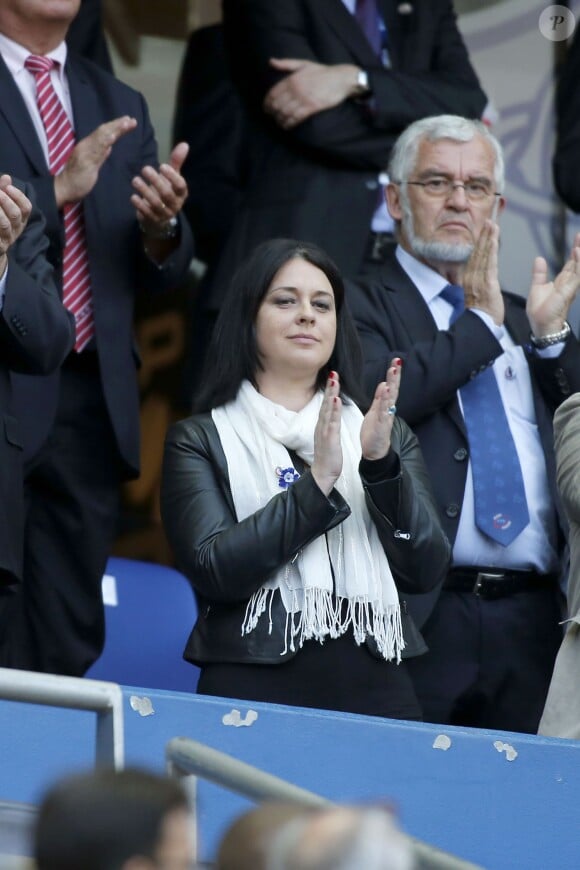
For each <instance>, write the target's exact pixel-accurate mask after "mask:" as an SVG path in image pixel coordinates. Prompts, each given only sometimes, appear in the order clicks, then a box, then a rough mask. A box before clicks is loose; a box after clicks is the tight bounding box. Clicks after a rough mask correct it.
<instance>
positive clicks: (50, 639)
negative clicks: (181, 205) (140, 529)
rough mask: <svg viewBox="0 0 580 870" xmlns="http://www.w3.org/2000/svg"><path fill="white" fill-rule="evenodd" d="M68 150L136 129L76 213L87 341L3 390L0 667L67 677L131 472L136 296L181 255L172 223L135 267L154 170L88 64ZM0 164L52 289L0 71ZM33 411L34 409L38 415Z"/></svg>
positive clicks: (126, 109) (86, 632) (187, 237)
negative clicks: (20, 571)
mask: <svg viewBox="0 0 580 870" xmlns="http://www.w3.org/2000/svg"><path fill="white" fill-rule="evenodd" d="M66 74H67V79H68V83H69V89H70V96H71V102H72V108H73V116H74V127H75V131H76V136H77V140H79V139H82V138H84V137H85V136H87V135H88V134H89V133H91V132H93V130H94V129H95V128H96V127H97V126H98V125H99V124H102V123H104V122H105V121H110V120H112V119H114V118H117V117H119V116H122V115H130V116H133V117H134V118H136V119H137V128H136V129H135V130H134V131H132V132H130V133H128V134H127V135H126V136H124V137H122V138H121V139H120V140H119V141H118V142H117V143H116V144H115V146H114V147H113V150H112V153H111V155H110V156H109V158H108V159H107V160H106V162H105V163H104V165H103V166H102V168H101V170H100V173H99V177H98V181H97V183H96V184H95V186H94V188H93V190H92V191H91V192H90V193H89V194H88V195H87V196H86V198H85V199H84V200H83V209H84V219H85V227H86V236H87V244H88V249H89V265H90V275H91V290H92V296H93V307H94V318H95V330H96V332H95V339H94V342H93V344H92V347H90V348H89V349H88V350H87V351H85V352H83V353H82V354H80V355H77V354H71V355H70V356H69V357H68V358H67V360H66V361H65V363H64V365H63V367H62V368H61V370H60V371H59V372H57V373H56V374H55V375H52V376H49V377H46V378H39V377H18V378H14V384H15V393H16V395H17V399H18V405H17V415H18V417H19V418H20V419H21V421H22V429H23V439H24V445H25V453H26V457H27V473H26V495H27V502H28V504H27V528H26V544H25V547H26V549H25V561H24V584H23V590H22V594H21V596H20V598H21V602H20V604H19V605H16V604H13V605H12V606H13V608H14V611H15V612H13V613H12V614H11V619H10V621H11V624H12V625H13V626H14V627H13V629H12V634H13V640H12V643H11V645H9V652H8V653H7V655H6V657H5V658H4V660H3V662H2V663H3V664H6V665H8V666H14V667H25V668H32V669H35V670H43V671H51V672H56V673H68V674H73V675H78V674H82V673H84V671H85V670H86V669H87V668H88V667H89V665H90V664H91V663H92V661H93V660H94V659H95V658H96V657H97V656H98V654H99V651H100V649H101V647H102V643H103V640H104V619H103V608H102V601H101V590H100V582H101V575H102V573H103V569H104V567H105V563H106V558H107V556H108V555H109V550H110V547H111V543H112V540H113V537H114V534H115V530H116V517H117V507H118V504H117V503H118V491H119V484H120V482H121V481H122V480H123V479H124V478H127V477H134V476H136V475H137V474H138V469H139V397H138V388H137V373H136V369H137V365H138V359H139V358H138V350H137V347H136V344H135V340H134V335H133V309H134V302H135V296H136V294H137V293H141V292H144V291H147V290H151V291H155V292H158V291H162V290H164V289H168V288H171V287H173V286H175V285H176V284H177V283H178V281H179V280H180V279H181V277H182V276H183V275H184V273H185V271H186V269H187V266H188V264H189V261H190V259H191V256H192V254H193V246H192V240H191V233H190V230H189V227H188V225H187V222H186V221H184V220H183V219H182V218H180V225H179V232H180V241H179V245H178V247H177V249H176V250H175V251H174V253H173V254H172V255H171V256H170V257H169V258H168V260H167V261H166V262H165V263H164V265H163V268H158V266H157V265H156V264H154V263H153V262H151V261H150V260H149V259H148V258H147V257H146V255H145V253H144V250H143V242H142V237H141V233H140V230H139V226H138V223H137V219H136V215H135V210H134V208H133V206H132V205H131V202H130V196H131V194H132V192H133V189H132V186H131V180H132V178H133V177H134V176H135V175H136V174H138V173H139V172H140V170H141V168H142V167H143V166H145V165H157V163H158V158H157V147H156V142H155V136H154V132H153V128H152V126H151V122H150V120H149V115H148V111H147V107H146V104H145V101H144V100H143V98H142V96H141V95H140V94H138V93H137V92H136V91H134V90H132V89H131V88H129V87H127V86H126V85H124V84H122V83H121V82H119V81H118V80H116V79H115V78H114V77H113V76H111V75H110V74H108V73H107V72H105V71H104V70H102V69H101V68H99V67H97V66H96V65H94V64H93V63H91V62H90V61H87V60H85V59H82V58H80V57H74V56H73V55H72V54H70V55H69V58H68V60H67V64H66ZM0 165H2V166H3V167H5V169H6V171H10V172H13V173H14V174H15V175H18V176H20V177H22V178H24V179H26V180H28V181H29V182H30V183H31V184H32V185H33V186H34V188H35V190H36V194H37V199H38V203H39V206H40V207H41V209H42V211H43V213H44V215H45V218H46V221H47V232H48V236H49V240H50V247H49V250H48V258H49V260H50V262H51V263H52V265H53V266H54V268H55V270H56V274H57V282H58V285H59V289H61V280H62V279H61V267H62V253H63V244H64V232H63V222H62V216H61V214H60V213H59V211H58V208H57V204H56V200H55V195H54V183H53V178H52V176H51V175H50V173H49V170H48V166H47V163H46V159H45V157H44V153H43V150H42V147H41V144H40V142H39V140H38V137H37V134H36V132H35V128H34V126H33V124H32V121H31V119H30V117H29V114H28V111H27V109H26V106H25V104H24V101H23V99H22V97H21V94H20V92H19V90H18V88H17V87H16V85H15V83H14V81H13V79H12V76H11V74H10V73H9V71H8V69H7V67H6V65H5V64H4V62H3V61H2V60H1V59H0ZM39 408H40V409H41V410H40V411H39Z"/></svg>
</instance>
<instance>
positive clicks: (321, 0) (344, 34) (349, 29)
mask: <svg viewBox="0 0 580 870" xmlns="http://www.w3.org/2000/svg"><path fill="white" fill-rule="evenodd" d="M316 9H317V12H318V13H319V14H320V15H321V16H322V17H323V18H324V19H325V20H326V22H327V23H328V25H329V27H331V28H332V29H333V30H334V32H335V33H336V35H337V36H338V37H339V38H340V39H341V41H342V42H343V43H344V45H345V46H346V47H347V48H348V50H349V51H350V53H351V54H352V56H353V60H355V61H357V62H358V63H359V64H360V65H361V66H362V67H365V68H366V67H372V66H376V65H377V63H378V58H377V56H376V54H375V53H374V51H373V50H372V48H371V46H370V45H369V42H368V40H367V38H366V36H365V35H364V33H363V32H362V30H361V28H360V27H359V24H358V22H357V21H356V20H355V18H354V15H351V13H350V12H349V11H348V9H347V8H346V6H345V5H344V3H343V2H342V0H316Z"/></svg>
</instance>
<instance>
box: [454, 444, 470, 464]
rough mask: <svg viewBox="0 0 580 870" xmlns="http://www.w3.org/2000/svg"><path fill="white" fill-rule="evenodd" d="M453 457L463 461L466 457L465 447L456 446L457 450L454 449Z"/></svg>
mask: <svg viewBox="0 0 580 870" xmlns="http://www.w3.org/2000/svg"><path fill="white" fill-rule="evenodd" d="M453 458H454V459H455V460H456V461H457V462H463V461H464V460H465V459H467V450H466V448H465V447H458V448H457V450H456V451H455V453H454V454H453Z"/></svg>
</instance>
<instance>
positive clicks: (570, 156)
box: [552, 29, 580, 212]
mask: <svg viewBox="0 0 580 870" xmlns="http://www.w3.org/2000/svg"><path fill="white" fill-rule="evenodd" d="M579 81H580V30H579V29H577V30H576V34H575V36H574V39H573V40H572V44H571V45H570V47H569V48H568V53H567V55H566V60H565V61H564V63H563V65H562V68H561V70H560V72H559V75H558V81H557V86H556V149H555V151H554V159H553V163H552V168H553V172H554V184H555V186H556V190H557V191H558V193H559V195H560V197H561V198H562V200H563V201H564V202H565V203H566V205H567V206H568V208H571V209H572V211H575V212H580V173H579V171H578V154H579V146H580V88H579V87H578V82H579Z"/></svg>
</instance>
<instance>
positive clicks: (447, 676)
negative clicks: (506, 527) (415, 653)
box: [347, 255, 580, 731]
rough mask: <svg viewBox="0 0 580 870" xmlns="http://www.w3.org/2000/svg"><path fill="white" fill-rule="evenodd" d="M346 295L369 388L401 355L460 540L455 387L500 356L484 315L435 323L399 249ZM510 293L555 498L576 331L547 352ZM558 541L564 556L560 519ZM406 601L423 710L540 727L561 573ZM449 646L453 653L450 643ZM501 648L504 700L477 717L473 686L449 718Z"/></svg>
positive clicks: (451, 534) (555, 638)
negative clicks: (471, 652)
mask: <svg viewBox="0 0 580 870" xmlns="http://www.w3.org/2000/svg"><path fill="white" fill-rule="evenodd" d="M347 299H348V302H349V306H350V309H351V311H352V314H353V316H354V319H355V322H356V326H357V329H358V332H359V335H360V338H361V342H362V346H363V356H364V364H365V376H364V377H365V389H366V391H367V393H368V394H369V395H371V394H372V393H373V392H374V390H375V388H376V385H377V383H378V382H379V381H381V380H383V379H384V377H385V371H386V367H387V364H388V362H389V361H390V360H391V359H392V358H393V357H394V356H400V357H401V358H402V360H403V369H402V380H401V392H400V395H399V398H398V400H397V407H398V413H399V414H400V415H401V416H402V417H403V418H404V419H405V421H406V422H407V423H408V424H409V425H410V426H411V428H412V429H413V431H414V432H415V434H416V435H417V438H418V439H419V444H420V446H421V450H422V452H423V456H424V458H425V464H426V466H427V469H428V471H429V473H430V476H431V481H432V484H433V489H434V492H435V500H436V502H437V504H438V506H439V510H440V515H441V519H442V522H443V527H444V529H445V531H446V533H447V536H448V538H449V540H450V541H451V543H452V544H453V543H454V541H455V537H456V535H457V530H458V527H459V520H460V515H461V508H462V505H463V494H464V490H465V482H466V477H467V469H468V459H469V444H468V440H467V433H466V430H465V424H464V421H463V416H462V414H461V410H460V407H459V403H458V400H457V390H458V389H459V388H460V387H461V386H462V385H463V384H465V383H466V382H467V381H468V380H469V379H470V378H471V377H473V376H474V375H476V374H477V373H478V372H479V371H480V370H482V369H483V368H486V367H487V366H488V365H490V364H491V363H492V362H493V360H495V359H496V358H497V357H498V356H500V355H501V353H502V352H503V351H502V347H501V345H500V343H499V342H498V341H497V340H496V338H495V337H494V335H493V334H492V332H491V331H490V330H489V329H488V328H487V326H486V325H485V324H484V323H483V321H482V320H481V318H480V317H478V315H477V314H474V313H472V312H470V311H466V312H464V314H462V315H461V316H460V317H459V319H458V320H457V321H456V322H455V324H454V326H453V327H452V328H451V329H450V330H438V328H437V326H436V324H435V321H434V319H433V316H432V314H431V312H430V311H429V308H428V306H427V305H426V303H425V301H424V299H423V297H422V296H421V294H420V293H419V290H418V289H417V288H416V287H415V285H414V284H413V282H412V281H411V280H410V278H409V277H408V275H407V274H406V272H405V271H404V270H403V269H402V268H401V266H400V265H399V263H398V261H397V259H396V258H395V256H394V255H392V256H391V257H390V258H389V259H388V260H387V261H386V263H385V264H384V266H383V269H382V272H381V273H380V274H377V275H376V276H374V278H371V279H369V280H368V281H366V282H363V281H361V282H357V283H356V284H355V283H352V284H350V285H349V286H348V287H347ZM504 302H505V311H506V316H505V326H506V328H507V330H508V332H509V333H510V335H511V336H512V338H513V339H514V341H515V342H516V344H518V345H521V346H523V347H524V349H525V352H526V360H527V363H528V366H529V369H530V376H531V384H532V392H533V401H534V408H535V414H536V421H537V426H538V433H539V437H540V441H541V444H542V449H543V452H544V457H545V461H546V467H547V473H548V480H549V485H550V495H551V497H552V500H553V502H554V504H555V505H556V506H558V496H557V492H556V483H555V481H556V477H555V460H554V450H553V434H552V416H553V413H554V411H555V409H556V407H557V406H558V405H559V404H560V403H561V402H562V401H563V400H564V399H565V398H566V397H567V396H569V395H570V394H571V393H572V392H576V391H578V390H580V345H579V343H578V341H577V340H576V339H575V338H574V337H573V336H571V337H570V338H569V339H568V340H567V342H566V345H565V347H564V350H563V352H562V354H561V355H560V356H559V357H557V358H555V359H542V358H540V357H539V356H537V355H536V354H534V353H532V352H531V351H530V350H529V349H528V345H529V334H530V326H529V322H528V318H527V315H526V312H525V300H524V299H523V298H522V297H520V296H516V295H514V294H511V293H505V294H504ZM558 545H559V550H560V555H561V557H562V563H563V564H562V567H564V559H565V555H566V547H565V529H564V527H563V524H562V523H561V525H560V529H559V541H558ZM407 603H408V606H409V609H410V611H411V614H412V616H413V618H414V619H415V621H416V622H417V624H418V625H419V627H420V628H421V629H422V632H423V635H424V637H425V640H426V642H427V645H428V646H429V647H430V650H431V651H430V653H427V654H426V655H425V656H423V657H421V658H420V659H417V661H416V662H415V663H413V667H412V668H411V671H412V676H413V677H414V678H415V687H416V689H417V692H418V695H419V700H420V701H421V702H422V704H423V706H424V708H425V715H426V718H427V719H428V720H430V721H435V722H445V721H447V722H449V721H451V724H467V725H469V724H479V725H482V724H485V725H487V726H488V727H499V728H507V729H508V730H522V731H535V730H536V728H537V724H538V721H539V718H540V715H541V712H542V709H543V703H544V699H545V694H546V691H547V688H548V684H549V680H550V677H551V672H552V667H553V662H554V657H555V655H556V652H557V649H558V646H559V642H560V639H561V636H560V630H559V627H558V620H559V618H560V616H559V604H560V602H559V589H558V585H557V583H555V582H554V584H553V587H552V588H551V589H546V590H543V591H542V592H536V591H533V592H521V593H518V594H514V595H512V596H510V597H503V598H500V599H498V600H494V601H479V600H476V598H475V596H473V595H472V594H471V593H463V592H458V591H455V590H450V589H445V588H443V590H441V589H439V590H435V591H434V592H432V593H428V594H427V595H422V596H408V598H407ZM478 608H479V609H478ZM485 618H488V619H489V625H490V626H491V627H492V631H494V632H497V635H496V640H495V641H494V640H492V638H491V637H490V634H491V632H488V634H487V635H486V636H485V643H488V644H489V649H488V654H487V655H485V654H484V653H483V652H482V653H481V656H482V657H481V658H479V659H478V660H477V661H474V662H473V663H472V665H473V670H470V671H469V673H467V674H466V673H463V674H459V675H458V673H457V672H456V671H455V670H453V669H451V668H449V667H448V666H447V661H448V658H450V659H453V658H454V656H455V655H456V656H457V661H458V662H459V654H460V653H461V651H462V649H464V648H465V646H466V645H467V644H469V643H470V642H471V641H470V639H471V640H472V639H473V638H474V637H476V636H477V632H478V631H479V629H480V626H481V624H482V621H483V620H484V619H485ZM514 621H516V624H518V625H519V626H521V625H522V624H523V625H525V626H527V631H526V635H527V641H525V642H522V641H521V636H519V635H517V633H516V632H514V631H513V628H514ZM462 626H467V627H466V628H465V634H461V632H462V630H463V629H462ZM516 636H517V637H518V640H517V641H516V640H515V638H516ZM512 637H513V638H514V640H513V641H512ZM510 642H511V646H510ZM454 645H455V646H454ZM483 646H485V644H484V645H483ZM453 649H455V650H456V652H455V653H453V652H450V651H452V650H453ZM440 654H441V657H439V656H440ZM445 656H447V658H445ZM502 657H503V663H504V665H505V669H504V671H503V675H504V678H505V679H504V683H505V685H504V686H502V687H501V688H498V687H497V685H494V688H493V691H494V692H497V695H496V701H497V702H496V703H495V704H491V705H489V708H488V710H487V712H486V714H485V715H486V716H487V717H488V718H487V719H486V720H485V721H482V719H481V718H479V719H478V718H477V716H478V715H479V713H476V712H474V710H475V708H476V707H477V708H478V710H479V702H480V700H481V699H474V698H470V703H471V704H472V707H471V708H470V709H469V710H467V709H462V711H461V714H453V715H455V716H456V717H455V718H452V717H451V716H450V715H449V709H448V708H447V707H446V706H445V705H446V704H447V701H448V698H449V697H452V696H453V695H454V694H458V692H459V689H458V684H459V683H460V681H461V680H465V683H466V684H468V683H469V682H470V681H473V682H476V681H477V680H478V673H477V671H478V668H480V669H481V670H483V667H484V664H485V661H489V662H490V663H491V665H492V666H493V667H495V665H496V664H497V663H500V662H502ZM482 662H483V664H482ZM532 662H533V667H532V666H531V663H532ZM470 667H471V665H470ZM506 674H508V676H507V677H506ZM526 674H529V675H530V676H529V684H526V685H523V684H522V683H523V681H524V680H526ZM490 681H491V678H490ZM518 681H519V682H518ZM490 692H491V689H490ZM500 699H501V700H500ZM462 717H463V718H462Z"/></svg>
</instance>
